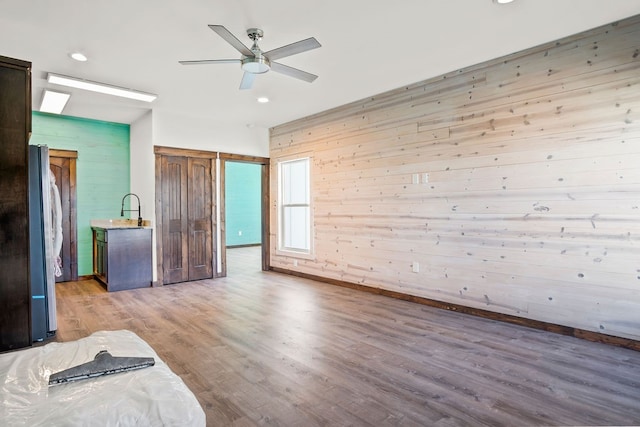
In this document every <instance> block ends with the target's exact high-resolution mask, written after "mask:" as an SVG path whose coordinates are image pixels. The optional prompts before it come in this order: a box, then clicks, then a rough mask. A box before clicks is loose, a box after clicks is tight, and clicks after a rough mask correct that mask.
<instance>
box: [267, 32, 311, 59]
mask: <svg viewBox="0 0 640 427" xmlns="http://www.w3.org/2000/svg"><path fill="white" fill-rule="evenodd" d="M321 46H322V45H321V44H320V43H318V40H316V39H315V38H313V37H310V38H308V39H305V40H300V41H299V42H295V43H291V44H288V45H286V46H282V47H279V48H276V49H273V50H270V51H269V52H265V53H264V56H266V57H267V58H269V60H270V61H275V60H276V59H280V58H284V57H286V56H291V55H296V54H298V53H302V52H306V51H308V50H311V49H316V48H319V47H321Z"/></svg>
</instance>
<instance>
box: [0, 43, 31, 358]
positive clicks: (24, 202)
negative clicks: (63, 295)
mask: <svg viewBox="0 0 640 427" xmlns="http://www.w3.org/2000/svg"><path fill="white" fill-rule="evenodd" d="M30 134H31V63H30V62H26V61H21V60H17V59H12V58H6V57H3V56H0V351H6V350H12V349H16V348H21V347H27V346H29V345H31V288H30V285H29V209H28V196H29V194H28V164H27V157H28V143H29V136H30Z"/></svg>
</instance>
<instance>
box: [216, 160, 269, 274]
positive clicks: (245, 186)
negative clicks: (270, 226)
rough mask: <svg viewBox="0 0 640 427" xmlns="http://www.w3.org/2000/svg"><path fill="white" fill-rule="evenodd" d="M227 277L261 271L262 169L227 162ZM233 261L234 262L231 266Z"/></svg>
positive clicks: (253, 165)
mask: <svg viewBox="0 0 640 427" xmlns="http://www.w3.org/2000/svg"><path fill="white" fill-rule="evenodd" d="M223 182H224V186H225V189H224V192H225V219H226V226H225V229H226V231H227V232H226V239H225V241H224V242H222V244H224V245H225V246H226V249H227V274H232V273H233V272H234V271H233V269H232V266H233V268H236V269H237V268H242V269H250V270H253V271H256V270H260V269H261V268H262V260H261V259H260V249H261V247H262V191H263V190H262V167H261V165H259V164H256V163H247V162H233V161H227V162H226V166H225V176H224V180H223ZM232 259H234V260H235V261H234V262H232Z"/></svg>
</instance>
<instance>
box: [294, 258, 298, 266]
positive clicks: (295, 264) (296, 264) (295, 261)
mask: <svg viewBox="0 0 640 427" xmlns="http://www.w3.org/2000/svg"><path fill="white" fill-rule="evenodd" d="M293 266H294V267H297V266H298V260H297V259H294V260H293Z"/></svg>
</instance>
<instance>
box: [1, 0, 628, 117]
mask: <svg viewBox="0 0 640 427" xmlns="http://www.w3.org/2000/svg"><path fill="white" fill-rule="evenodd" d="M636 14H640V0H606V1H605V0H516V1H515V2H514V3H512V4H508V5H502V6H501V5H498V4H495V3H493V0H395V1H385V0H322V1H318V0H315V1H309V0H182V1H176V0H110V1H96V0H56V1H53V0H0V55H3V56H9V57H13V58H18V59H23V60H27V61H31V62H32V63H33V101H34V110H37V109H38V108H39V104H40V99H41V96H42V91H43V88H47V87H48V88H51V89H58V90H62V91H67V92H70V93H72V97H71V100H70V101H69V104H68V105H67V107H66V109H65V111H64V113H63V114H65V115H70V116H77V117H86V118H93V119H99V120H106V121H113V122H119V123H132V122H134V121H135V120H137V119H138V118H139V117H141V116H142V115H143V114H144V113H145V112H147V111H148V110H149V109H151V108H152V109H154V110H155V109H157V110H164V111H167V112H170V113H172V114H177V115H185V116H194V117H196V118H200V117H201V118H203V119H205V120H207V121H210V122H211V123H217V122H219V123H224V124H225V126H228V125H239V126H246V125H253V126H257V127H265V128H268V127H272V126H275V125H278V124H281V123H285V122H288V121H291V120H294V119H297V118H300V117H304V116H307V115H310V114H313V113H317V112H320V111H324V110H327V109H330V108H332V107H337V106H340V105H343V104H346V103H349V102H352V101H356V100H359V99H362V98H365V97H367V96H371V95H375V94H378V93H381V92H384V91H387V90H390V89H395V88H398V87H401V86H403V85H406V84H411V83H415V82H418V81H421V80H425V79H427V78H430V77H433V76H437V75H440V74H443V73H446V72H449V71H453V70H456V69H459V68H462V67H465V66H469V65H473V64H477V63H479V62H482V61H485V60H488V59H493V58H496V57H500V56H502V55H505V54H508V53H512V52H516V51H519V50H522V49H525V48H528V47H531V46H535V45H539V44H541V43H544V42H548V41H552V40H555V39H558V38H561V37H563V36H567V35H570V34H575V33H578V32H580V31H583V30H586V29H590V28H593V27H596V26H599V25H602V24H607V23H610V22H613V21H616V20H618V19H622V18H625V17H628V16H632V15H636ZM208 24H221V25H224V26H225V27H227V28H228V29H229V30H230V31H231V32H232V33H234V34H235V35H236V37H237V38H239V39H240V40H241V41H243V42H246V44H247V45H249V46H250V40H249V39H248V38H247V37H246V29H247V28H250V27H259V28H261V29H263V30H264V33H265V34H264V38H263V40H262V42H261V43H260V45H261V47H262V49H263V50H264V51H268V50H271V49H273V48H276V47H280V46H282V45H286V44H289V43H292V42H295V41H298V40H301V39H305V38H308V37H312V36H313V37H315V38H316V39H317V40H318V41H319V42H320V43H321V44H322V47H321V48H319V49H315V50H311V51H308V52H305V53H302V54H299V55H295V56H291V57H288V58H283V59H281V60H279V62H281V63H283V64H285V65H289V66H292V67H296V68H300V69H303V70H305V71H308V72H311V73H314V74H317V75H319V78H318V79H317V80H316V81H315V82H314V83H311V84H309V83H306V82H303V81H299V80H296V79H293V78H290V77H286V76H284V75H281V74H277V73H274V72H269V73H267V74H265V75H261V76H258V78H257V79H256V82H255V84H254V87H253V88H252V89H251V90H247V91H240V90H238V86H239V84H240V79H241V77H242V71H241V70H240V67H239V66H238V65H235V64H222V65H200V66H183V65H180V64H178V61H179V60H193V59H218V58H239V53H238V52H237V51H236V50H235V49H233V48H232V47H231V46H230V45H228V44H227V43H226V42H225V41H224V40H223V39H222V38H220V37H219V36H218V35H217V34H216V33H214V32H213V31H211V30H210V29H209V28H208V27H207V25H208ZM77 50H79V51H82V52H84V53H85V54H86V55H87V56H88V57H89V61H88V62H85V63H80V62H76V61H74V60H72V59H71V58H70V57H69V53H71V52H73V51H77ZM47 72H54V73H58V74H65V75H69V76H74V77H80V78H84V79H88V80H94V81H100V82H104V83H109V84H112V85H117V86H124V87H129V88H134V89H138V90H141V91H146V92H152V93H156V94H158V95H159V98H158V99H157V100H156V101H154V102H153V103H152V104H147V103H144V102H140V101H129V100H123V99H119V98H115V97H112V96H109V95H100V94H92V93H88V92H83V91H81V90H69V89H63V88H61V87H56V86H55V85H52V84H49V83H47V81H46V73H47ZM258 96H267V97H269V98H270V99H271V102H270V103H268V104H258V103H257V102H256V98H257V97H258Z"/></svg>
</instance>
